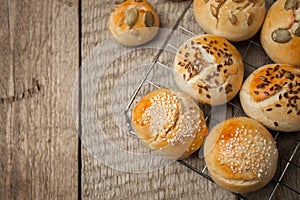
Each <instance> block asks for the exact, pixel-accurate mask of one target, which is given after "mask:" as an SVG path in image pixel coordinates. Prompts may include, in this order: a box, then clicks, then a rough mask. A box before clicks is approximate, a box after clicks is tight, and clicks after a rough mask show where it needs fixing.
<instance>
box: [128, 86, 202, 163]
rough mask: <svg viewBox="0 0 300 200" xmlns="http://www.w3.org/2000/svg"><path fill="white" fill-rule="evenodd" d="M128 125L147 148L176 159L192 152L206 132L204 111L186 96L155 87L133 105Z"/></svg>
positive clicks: (198, 145) (200, 142)
mask: <svg viewBox="0 0 300 200" xmlns="http://www.w3.org/2000/svg"><path fill="white" fill-rule="evenodd" d="M132 127H133V130H134V131H135V132H136V134H137V136H138V137H139V138H140V139H141V141H143V142H144V143H145V144H146V145H147V146H149V147H150V149H152V150H154V151H158V152H159V153H160V154H161V155H163V156H165V157H167V158H169V159H173V160H177V159H184V158H186V157H188V156H189V155H190V154H192V153H193V152H195V151H196V150H197V149H198V148H199V147H200V145H201V144H202V142H203V139H204V136H205V135H206V134H207V127H206V122H205V120H204V114H203V112H202V111H201V110H200V108H199V107H198V106H197V104H196V103H195V102H194V100H193V99H192V98H190V97H189V96H187V95H185V94H183V93H180V92H175V91H172V90H168V89H159V90H155V91H153V92H151V93H149V94H147V95H146V96H145V97H143V98H142V99H141V100H140V101H139V102H138V103H137V104H136V105H135V107H134V110H133V113H132Z"/></svg>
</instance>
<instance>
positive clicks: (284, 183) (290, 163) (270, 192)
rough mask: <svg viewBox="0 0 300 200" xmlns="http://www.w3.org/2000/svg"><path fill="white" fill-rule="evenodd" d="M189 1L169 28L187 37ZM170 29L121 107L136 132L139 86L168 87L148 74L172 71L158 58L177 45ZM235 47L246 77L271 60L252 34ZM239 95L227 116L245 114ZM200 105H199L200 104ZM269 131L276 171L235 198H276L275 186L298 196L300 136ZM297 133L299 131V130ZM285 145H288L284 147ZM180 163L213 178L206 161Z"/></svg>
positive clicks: (299, 197) (299, 187) (208, 111)
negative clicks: (276, 152) (259, 58)
mask: <svg viewBox="0 0 300 200" xmlns="http://www.w3.org/2000/svg"><path fill="white" fill-rule="evenodd" d="M192 3H193V0H191V1H190V2H189V3H188V6H187V7H186V8H185V9H184V11H183V12H182V14H181V16H180V17H179V19H178V20H177V22H176V24H175V25H174V27H173V29H172V31H173V32H174V31H181V32H183V33H185V34H187V35H189V36H190V37H193V36H196V34H195V33H194V32H193V31H190V30H189V29H188V28H185V27H184V25H182V24H181V23H182V21H183V18H184V17H185V16H186V15H189V14H192V13H193V8H192ZM173 32H171V33H170V35H169V36H168V37H167V39H166V41H165V42H164V44H163V45H162V48H161V49H160V51H158V53H157V55H156V56H155V57H154V58H153V61H152V63H151V64H150V65H149V68H148V70H147V72H146V73H145V74H144V76H142V77H141V81H140V83H139V84H138V85H137V87H136V89H135V91H134V92H133V94H132V95H131V98H130V101H129V102H128V104H127V106H126V108H124V113H125V116H126V119H127V122H128V123H127V125H128V128H129V132H130V133H131V134H132V135H134V136H135V133H134V131H133V130H132V129H131V126H130V114H129V113H130V111H131V110H132V108H133V104H134V103H135V102H138V101H139V98H138V94H139V92H140V90H141V88H142V87H143V86H144V85H145V84H148V85H151V86H152V87H153V88H156V89H157V88H161V87H164V88H168V87H167V86H165V85H164V84H162V83H159V82H157V81H156V82H154V81H152V80H150V79H148V77H149V74H150V73H151V72H153V71H154V70H157V68H162V69H164V70H167V71H169V72H170V73H173V70H172V67H171V66H168V65H166V64H164V63H163V62H161V61H160V60H159V59H160V56H161V55H162V53H163V52H164V50H165V49H166V48H172V49H173V50H177V49H178V47H176V45H174V44H171V43H170V40H171V38H172V36H173V34H172V33H173ZM234 45H235V46H236V47H237V49H239V50H240V52H241V55H242V57H243V62H244V65H245V74H246V77H247V75H249V74H250V73H251V72H252V71H254V70H255V69H257V68H258V67H260V66H261V65H263V64H267V63H272V61H271V60H270V59H269V58H268V57H267V56H266V55H265V54H264V52H263V49H262V46H261V44H260V42H259V40H257V39H255V38H251V39H250V40H247V41H245V42H243V43H235V44H234ZM251 52H252V53H253V52H254V54H255V53H262V54H264V55H265V56H263V57H264V58H265V59H262V63H261V64H259V63H258V62H257V61H255V64H254V60H253V59H252V58H251ZM238 102H239V100H238V97H236V98H235V99H233V100H231V101H230V102H228V103H227V105H226V106H227V107H228V108H230V109H232V110H233V112H231V115H230V116H227V117H228V118H230V117H236V116H245V113H244V112H243V110H242V108H241V105H240V104H239V103H238ZM200 106H201V105H200ZM201 108H203V109H204V112H205V115H206V116H207V117H206V120H207V121H209V120H214V121H215V122H216V123H217V122H219V121H218V120H217V119H213V118H211V116H210V109H209V108H207V107H201ZM271 133H272V135H273V136H274V139H275V140H276V142H277V146H278V150H279V162H278V167H277V173H276V175H275V177H274V178H273V180H272V181H271V182H270V183H269V184H268V185H267V186H265V187H264V188H263V189H261V190H260V192H258V193H256V194H253V193H250V194H249V195H248V194H247V195H240V194H235V195H236V196H237V198H238V199H254V198H257V197H258V196H259V198H260V199H268V200H271V199H278V198H279V197H277V196H276V192H277V191H278V190H281V191H282V193H283V194H285V193H286V192H289V193H291V194H292V196H294V197H295V198H296V199H300V183H299V179H300V177H298V178H297V173H300V163H299V161H298V160H299V159H298V158H299V154H300V139H299V137H298V136H296V134H297V133H292V134H289V133H281V132H274V131H271ZM298 135H299V133H298ZM287 146H288V148H287ZM178 162H179V163H180V164H182V165H183V166H185V167H187V168H188V169H190V170H192V171H194V172H195V173H197V174H198V175H200V176H202V177H204V178H206V179H208V180H210V181H212V182H213V180H212V178H211V177H210V176H209V173H208V171H207V167H206V165H205V162H204V161H202V165H201V166H198V165H197V166H195V165H193V164H191V163H190V162H189V161H188V159H187V160H181V161H178ZM289 171H292V172H293V173H296V176H295V180H291V179H288V180H286V178H285V175H286V174H287V173H288V172H289Z"/></svg>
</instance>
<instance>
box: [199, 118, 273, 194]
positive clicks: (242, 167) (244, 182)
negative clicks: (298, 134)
mask: <svg viewBox="0 0 300 200" xmlns="http://www.w3.org/2000/svg"><path fill="white" fill-rule="evenodd" d="M204 156H205V157H204V158H205V162H206V164H207V169H208V171H209V173H210V175H211V177H212V179H213V180H214V181H215V182H216V183H217V184H218V185H220V186H221V187H223V188H225V189H227V190H229V191H232V192H236V193H241V194H243V193H248V192H252V191H255V190H258V189H260V188H262V187H263V186H265V185H266V184H267V183H268V182H269V181H270V180H271V179H272V178H273V176H274V174H275V172H276V168H277V160H278V150H277V147H276V144H275V141H274V139H273V137H272V135H271V134H270V133H269V132H268V130H267V129H266V128H265V127H264V126H263V125H261V124H260V123H259V122H257V121H256V120H253V119H250V118H247V117H238V118H232V119H228V120H225V121H223V122H221V123H219V124H217V125H216V126H215V127H214V128H213V129H212V130H211V131H210V133H209V134H208V136H207V138H206V140H205V144H204Z"/></svg>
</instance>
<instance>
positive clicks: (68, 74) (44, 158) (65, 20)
mask: <svg viewBox="0 0 300 200" xmlns="http://www.w3.org/2000/svg"><path fill="white" fill-rule="evenodd" d="M78 28H79V27H78V4H77V1H65V0H64V1H52V0H29V1H17V0H9V1H7V0H1V1H0V46H1V49H0V61H1V62H0V111H1V114H0V121H1V126H0V127H1V128H0V135H1V137H0V152H1V158H0V199H3V200H10V199H77V196H78V195H77V194H78V179H77V176H78V154H77V152H78V137H77V130H76V126H75V123H74V120H73V117H72V104H71V100H72V98H71V97H72V87H73V81H74V78H75V75H76V74H77V73H78V65H79V64H78V58H79V53H78V44H79V38H78Z"/></svg>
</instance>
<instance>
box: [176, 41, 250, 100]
mask: <svg viewBox="0 0 300 200" xmlns="http://www.w3.org/2000/svg"><path fill="white" fill-rule="evenodd" d="M243 76H244V64H243V61H242V58H241V55H240V53H239V52H238V50H237V49H236V48H235V47H234V46H233V45H232V44H230V43H229V42H228V41H227V40H226V39H224V38H222V37H219V36H215V35H200V36H196V37H193V38H191V39H189V40H187V41H186V42H184V43H183V44H182V45H181V47H180V48H179V50H178V51H177V54H176V57H175V62H174V79H175V82H176V84H177V85H178V87H179V88H180V89H181V90H182V91H184V92H185V93H187V94H189V95H190V96H192V97H193V98H194V99H196V100H197V101H198V102H199V103H201V104H208V105H220V104H224V103H226V102H228V101H230V100H231V99H232V98H233V97H234V96H235V95H236V94H237V92H238V91H239V89H240V87H241V85H242V81H243Z"/></svg>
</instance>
